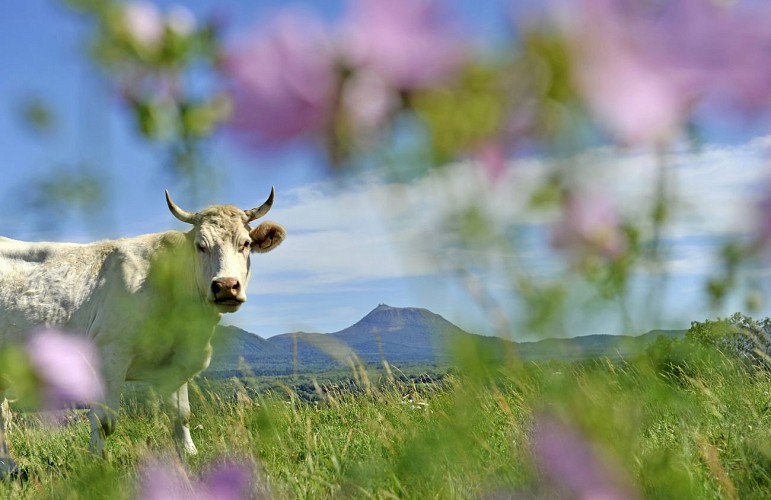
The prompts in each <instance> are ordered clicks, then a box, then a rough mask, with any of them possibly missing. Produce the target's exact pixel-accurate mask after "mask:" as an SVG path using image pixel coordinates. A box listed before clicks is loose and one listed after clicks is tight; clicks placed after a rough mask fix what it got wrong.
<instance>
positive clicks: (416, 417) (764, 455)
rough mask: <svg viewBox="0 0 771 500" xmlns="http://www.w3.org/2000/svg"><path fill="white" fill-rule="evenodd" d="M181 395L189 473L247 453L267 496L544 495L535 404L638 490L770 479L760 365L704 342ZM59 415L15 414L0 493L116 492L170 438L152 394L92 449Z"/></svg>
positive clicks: (81, 418)
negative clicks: (12, 459)
mask: <svg viewBox="0 0 771 500" xmlns="http://www.w3.org/2000/svg"><path fill="white" fill-rule="evenodd" d="M472 368H474V369H472ZM357 378H358V379H359V380H360V381H361V380H362V379H361V377H360V376H359V377H357ZM191 398H192V404H193V410H194V413H195V415H194V418H193V421H192V422H191V427H192V428H193V437H194V439H195V440H196V442H197V444H198V449H199V455H198V456H196V457H193V458H191V459H190V460H189V461H188V463H187V464H186V468H187V469H188V470H189V473H190V475H191V476H192V477H197V476H200V475H202V474H204V471H206V470H207V468H208V467H209V466H210V465H211V464H212V463H214V462H216V461H217V460H220V459H222V458H223V457H239V458H241V459H247V460H249V461H251V462H252V463H253V464H255V467H256V469H255V470H256V472H255V475H256V483H255V488H257V487H258V486H257V483H259V485H263V486H264V485H267V487H269V488H270V492H271V495H273V496H276V497H286V498H332V497H334V498H339V497H352V498H395V497H398V498H475V497H480V496H485V495H493V494H503V495H525V496H531V495H544V496H547V497H548V496H551V494H552V493H553V492H554V491H557V490H555V489H554V488H556V487H557V486H556V485H554V484H552V483H550V480H549V479H548V477H549V476H548V474H544V473H543V472H544V471H541V470H539V468H538V467H537V466H535V465H534V463H533V460H532V457H531V451H530V450H531V444H532V442H531V441H532V435H533V427H534V425H535V424H537V423H538V421H539V419H541V418H544V415H549V416H550V418H556V419H558V420H562V421H564V422H568V423H569V425H570V426H571V427H572V428H574V429H576V430H577V431H578V432H579V433H580V434H581V435H583V436H584V437H585V439H586V441H587V443H591V444H590V445H588V446H590V447H591V448H592V449H594V450H597V451H598V453H599V454H600V456H602V457H603V459H604V460H605V461H606V462H607V463H610V464H613V467H614V468H615V469H614V470H616V469H617V470H618V474H619V475H620V476H626V477H627V478H629V481H630V482H631V483H632V484H633V485H634V488H636V489H637V490H638V491H639V492H640V494H641V496H643V497H648V498H678V499H682V498H732V497H733V498H759V499H760V498H767V496H768V492H769V491H771V378H769V375H768V373H766V372H754V371H751V370H746V369H744V368H741V367H738V366H736V365H735V364H733V363H730V362H728V361H727V360H726V359H725V358H723V357H721V356H719V355H710V356H708V357H707V358H694V359H690V360H686V361H683V360H680V361H679V362H678V363H672V362H671V360H665V361H662V360H661V359H652V358H643V359H641V360H640V361H638V362H635V363H633V364H622V363H612V362H610V361H602V360H598V361H595V362H584V363H573V364H569V363H540V364H527V365H524V366H523V365H518V364H516V363H509V364H508V365H499V366H492V367H491V366H489V365H485V366H477V367H473V366H467V367H463V368H461V370H460V372H459V373H457V374H453V375H449V376H447V377H445V378H444V379H443V380H441V381H439V382H436V383H430V384H414V383H408V382H407V383H405V382H398V381H397V382H393V383H388V382H387V381H386V382H384V383H380V384H377V383H373V384H368V383H367V382H366V380H364V381H363V382H362V384H361V386H360V390H359V391H356V392H352V391H349V390H345V389H340V390H337V391H332V392H330V393H329V394H328V395H326V396H323V397H321V398H320V400H318V401H307V400H306V399H301V398H300V397H298V396H297V393H296V392H294V391H293V390H291V389H290V388H289V387H287V388H286V390H279V391H275V390H269V391H260V392H255V391H250V390H249V388H248V387H247V388H244V386H243V384H241V383H235V382H226V383H216V384H211V383H209V382H206V381H202V382H201V383H200V384H199V385H197V386H195V387H194V389H193V390H192V391H191ZM72 420H73V421H72V423H71V424H70V425H67V426H65V427H63V428H61V429H58V430H51V429H50V428H49V427H47V426H45V425H42V424H41V423H40V421H39V419H38V418H37V417H36V416H34V415H27V414H21V415H17V418H16V420H15V422H14V423H15V425H14V427H13V429H12V430H11V432H10V439H11V443H12V448H13V452H14V454H15V456H16V458H17V459H18V462H19V463H20V465H21V466H22V467H23V469H24V470H25V471H26V472H27V474H28V476H29V479H28V480H27V481H23V482H22V481H17V482H6V483H4V484H0V497H6V496H7V497H12V498H34V499H36V500H39V499H41V498H131V497H133V496H134V495H135V494H136V483H137V475H138V473H139V472H138V471H139V470H140V468H141V464H143V463H144V462H145V461H146V460H147V459H148V458H149V457H152V456H157V455H159V454H160V455H164V454H168V453H171V452H172V450H173V445H172V442H171V439H170V432H169V430H168V428H169V421H168V419H167V418H166V417H165V416H164V414H163V412H162V411H161V409H160V407H159V405H158V403H157V400H156V399H155V398H153V397H152V396H151V397H149V398H146V397H141V398H140V397H139V396H138V394H137V393H130V394H128V395H127V396H126V397H125V398H124V405H123V407H122V415H121V420H120V423H119V427H118V430H117V431H116V433H115V434H114V435H113V436H112V437H111V438H110V440H109V442H108V446H107V455H108V456H107V460H106V461H105V460H99V459H95V458H93V457H91V456H90V455H89V454H88V452H87V450H86V448H87V444H88V422H87V420H86V418H85V415H83V414H82V413H81V414H77V415H75V416H74V417H73V418H72ZM164 456H165V455H164Z"/></svg>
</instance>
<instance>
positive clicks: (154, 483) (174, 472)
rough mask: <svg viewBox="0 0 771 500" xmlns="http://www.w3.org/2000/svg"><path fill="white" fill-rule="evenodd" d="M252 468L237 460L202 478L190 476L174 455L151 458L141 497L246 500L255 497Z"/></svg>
mask: <svg viewBox="0 0 771 500" xmlns="http://www.w3.org/2000/svg"><path fill="white" fill-rule="evenodd" d="M251 481H252V471H251V468H250V467H248V466H246V465H244V464H240V463H237V462H233V461H228V462H222V463H220V464H218V465H217V466H215V467H213V468H212V469H211V470H210V471H209V472H208V473H207V474H205V475H204V477H203V478H202V479H201V480H196V479H195V478H190V477H189V476H188V474H187V473H186V472H185V469H184V467H183V466H182V465H181V464H180V463H179V461H178V460H176V459H174V458H169V459H165V460H161V459H160V458H153V459H151V460H148V461H147V462H146V463H145V465H144V467H143V468H142V472H141V473H140V484H139V489H138V494H137V498H139V499H141V500H243V499H248V498H254V496H255V495H254V494H253V492H252V489H251Z"/></svg>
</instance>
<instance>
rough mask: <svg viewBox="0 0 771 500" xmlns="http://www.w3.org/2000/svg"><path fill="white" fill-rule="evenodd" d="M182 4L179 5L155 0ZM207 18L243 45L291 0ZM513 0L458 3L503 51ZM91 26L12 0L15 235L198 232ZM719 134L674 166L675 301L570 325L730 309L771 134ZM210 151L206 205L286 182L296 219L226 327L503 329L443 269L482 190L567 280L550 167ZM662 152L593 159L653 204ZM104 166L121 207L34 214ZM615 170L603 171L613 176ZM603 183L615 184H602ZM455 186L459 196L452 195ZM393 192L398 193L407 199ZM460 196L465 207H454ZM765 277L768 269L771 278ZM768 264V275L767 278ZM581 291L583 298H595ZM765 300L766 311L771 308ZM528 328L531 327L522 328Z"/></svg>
mask: <svg viewBox="0 0 771 500" xmlns="http://www.w3.org/2000/svg"><path fill="white" fill-rule="evenodd" d="M158 3H159V4H160V5H162V6H163V5H169V4H171V2H158ZM307 3H308V4H312V8H313V9H314V10H315V11H316V12H318V13H320V14H322V15H324V16H326V17H328V18H330V19H332V18H334V17H335V16H336V15H337V14H339V12H340V11H341V9H342V7H343V5H344V3H343V2H339V1H316V2H307ZM184 4H185V5H186V6H188V7H190V8H191V9H192V10H193V11H194V12H196V13H199V14H206V13H208V12H212V11H214V10H215V9H217V10H219V11H221V12H224V13H226V14H227V16H226V19H228V21H229V23H230V25H229V28H228V33H229V37H231V38H232V39H236V38H237V37H238V36H239V35H242V34H243V33H245V32H246V31H247V30H248V29H249V28H250V27H251V26H253V25H255V24H257V23H260V22H264V21H265V20H267V19H269V18H270V16H271V15H272V14H273V13H275V12H276V11H277V10H278V9H279V8H281V7H282V6H284V5H286V2H279V1H275V0H272V1H260V2H253V1H214V0H209V1H204V0H199V1H192V2H184ZM506 4H507V2H503V1H490V2H476V1H471V0H469V1H456V2H453V3H452V8H453V9H454V10H455V12H456V13H457V14H458V15H457V16H456V17H457V18H458V19H460V20H462V21H461V22H462V23H463V24H462V26H461V29H463V30H467V31H468V32H470V33H474V34H476V35H479V36H482V34H484V35H483V36H482V38H483V40H485V43H495V40H496V39H497V38H498V37H500V36H501V35H502V34H503V33H504V32H505V29H506V20H505V13H506V11H507V10H506V8H505V7H504V6H505V5H506ZM86 35H87V30H86V25H85V24H84V21H83V20H82V19H81V18H79V17H78V16H77V15H76V14H74V13H72V12H70V11H68V10H66V9H64V8H63V7H61V5H60V4H59V3H58V2H55V1H54V0H30V1H27V2H13V5H12V4H11V2H3V3H1V4H0V67H2V68H4V69H3V71H2V74H1V76H0V148H2V151H3V161H2V164H0V173H1V174H2V179H3V182H2V183H0V234H3V235H4V236H9V237H12V238H18V239H25V240H43V239H45V240H73V241H91V240H95V239H104V238H113V237H119V236H131V235H137V234H143V233H147V232H156V231H163V230H167V229H183V228H182V226H181V224H180V223H178V222H177V221H176V220H174V219H173V217H172V216H171V215H170V214H169V213H168V210H167V208H166V205H165V202H164V199H163V190H164V188H169V189H170V191H171V192H172V194H173V196H174V198H175V200H176V201H177V202H178V203H180V204H181V205H182V206H184V207H185V208H187V209H189V210H196V209H198V208H200V207H199V206H192V205H191V203H193V202H192V200H191V198H190V196H189V195H188V194H187V186H186V185H185V182H184V181H180V180H179V179H178V178H176V177H175V176H174V175H172V174H171V173H170V172H169V171H168V169H167V168H166V167H165V165H164V151H163V148H161V147H158V146H152V145H148V144H147V143H146V142H145V141H143V140H141V139H139V138H138V137H137V135H136V133H135V132H134V131H133V129H132V124H131V120H130V119H129V117H128V115H127V113H126V109H125V108H124V107H123V106H122V105H121V104H120V102H119V101H118V100H117V99H116V98H115V97H114V96H113V95H112V94H111V93H110V91H109V90H108V88H107V85H106V84H105V82H103V81H101V80H100V79H99V77H98V73H97V72H96V70H95V69H94V68H93V67H92V66H91V64H90V63H89V61H88V59H87V58H86V56H85V45H86V42H87V37H86ZM36 96H39V97H42V98H43V99H45V101H46V102H47V103H49V104H50V105H51V107H52V109H53V111H54V113H55V117H56V123H55V128H54V130H53V131H52V132H50V133H49V134H46V135H43V136H41V135H39V134H37V133H34V132H32V131H30V130H29V129H27V128H25V127H24V124H23V122H22V121H21V120H20V119H19V109H20V106H21V103H22V102H24V101H25V100H27V99H29V98H31V97H36ZM709 132H710V134H711V135H710V136H709V137H708V139H709V141H708V144H707V145H706V146H705V147H704V148H703V150H702V151H701V152H699V153H694V152H692V151H689V150H678V151H675V152H673V153H672V155H671V157H670V162H671V164H672V165H673V166H674V168H673V172H674V176H675V180H676V186H677V187H678V188H679V189H680V191H681V193H682V195H683V196H682V198H681V200H680V202H679V203H678V205H677V206H676V207H675V209H674V215H673V224H672V226H671V227H670V229H669V230H668V231H669V232H668V233H667V234H666V236H667V240H666V251H667V253H666V255H667V258H666V261H665V262H666V266H667V270H668V271H669V273H668V279H667V283H668V285H667V287H666V289H665V290H666V291H665V292H663V293H661V294H659V299H660V301H661V303H662V305H661V309H660V310H657V311H656V312H655V314H652V313H651V311H650V310H649V309H647V308H646V307H636V306H633V307H632V316H633V319H634V321H633V323H632V325H631V327H630V326H626V325H624V324H623V323H622V322H621V321H620V319H619V315H618V313H617V311H616V310H614V309H612V308H611V309H607V308H598V309H597V310H596V311H591V312H589V313H586V314H576V315H574V316H571V317H570V318H569V320H570V322H571V326H570V328H569V331H568V332H567V333H569V334H589V333H623V332H626V331H627V330H628V329H630V328H631V329H632V330H633V331H634V332H642V331H645V330H647V329H650V328H658V327H687V326H688V324H689V323H690V321H692V320H702V319H704V318H706V317H712V316H714V315H716V314H720V313H722V314H725V313H730V312H733V311H734V310H737V309H739V308H740V307H741V304H740V303H738V302H734V303H731V304H730V305H729V306H728V307H727V309H726V310H725V311H712V310H710V309H709V308H708V307H706V306H705V305H704V303H705V300H704V297H703V295H702V293H701V290H702V288H703V283H704V280H705V279H706V277H707V276H708V275H709V274H710V273H711V272H712V271H713V270H714V269H715V261H714V259H713V257H712V255H713V252H714V250H715V248H716V245H717V243H719V242H720V241H723V239H724V238H725V237H726V236H728V235H732V234H736V233H742V232H747V231H749V230H750V229H751V222H752V221H751V220H750V219H749V218H748V216H747V212H746V211H744V210H743V209H742V206H744V205H745V204H746V203H747V202H748V201H750V202H751V201H752V199H753V196H756V195H758V194H759V193H758V191H759V186H763V185H765V183H766V182H767V180H766V175H767V168H766V161H765V158H766V157H767V152H768V151H767V149H768V146H767V141H765V140H763V139H758V138H755V137H754V135H757V133H749V134H748V133H747V132H746V131H745V132H743V133H742V134H738V133H736V131H735V129H733V128H731V127H730V126H726V125H725V124H722V125H715V126H714V129H712V130H710V131H709ZM211 158H212V159H213V161H214V162H215V164H217V165H218V166H219V169H218V175H217V177H216V179H212V182H211V189H210V190H208V191H207V192H205V193H203V194H202V195H201V197H202V198H203V199H201V200H200V203H201V204H207V203H233V204H236V205H239V206H242V207H244V208H248V207H251V206H254V205H257V204H259V203H261V202H262V200H264V199H265V197H266V195H267V194H268V192H269V190H270V186H271V185H275V186H276V188H277V198H276V203H275V208H274V210H273V211H272V212H271V214H270V216H269V218H270V219H272V220H276V221H278V222H280V223H282V224H284V225H285V226H286V227H287V229H288V231H289V237H288V239H287V241H286V242H285V244H284V245H283V246H282V247H280V248H279V249H278V250H277V251H275V252H273V253H270V254H267V255H264V256H260V255H258V256H256V258H255V262H254V264H255V265H254V275H253V278H252V283H251V285H250V290H249V295H250V300H249V303H248V305H247V306H246V307H244V308H243V309H242V310H241V311H240V312H239V313H237V314H235V315H230V316H228V317H227V321H226V322H228V323H231V324H235V325H238V326H241V327H243V328H245V329H247V330H250V331H252V332H255V333H258V334H260V335H262V336H271V335H275V334H279V333H285V332H289V331H296V330H305V331H320V332H331V331H336V330H339V329H342V328H344V327H346V326H348V325H350V324H352V323H353V322H355V321H357V320H358V319H359V318H360V317H362V316H363V315H364V314H366V313H367V312H368V311H369V310H371V309H372V308H374V307H375V306H377V304H378V303H387V304H390V305H394V306H418V307H426V308H429V309H431V310H433V311H434V312H436V313H439V314H441V315H443V316H445V317H446V318H448V319H450V320H451V321H453V322H456V323H457V324H458V325H459V326H461V327H463V328H465V329H467V330H469V331H475V332H479V333H491V332H492V331H493V328H492V326H491V324H490V321H489V319H488V317H487V315H486V314H484V313H483V311H482V310H481V309H480V308H479V307H478V306H476V305H475V304H474V301H473V300H472V298H471V297H470V296H469V293H468V287H467V286H466V285H464V284H463V283H462V282H461V281H460V280H459V279H458V278H457V276H456V275H455V274H454V273H452V272H451V271H449V270H448V268H447V266H445V265H442V264H441V263H442V262H446V261H447V260H452V259H463V260H464V262H465V261H466V260H468V261H469V262H473V261H475V259H477V258H479V256H475V255H456V254H452V252H453V250H452V248H451V247H447V248H440V249H439V250H437V248H436V247H435V246H432V245H428V243H436V242H437V241H440V240H441V238H443V237H444V235H443V233H442V231H441V230H440V228H441V227H442V225H443V224H445V223H446V222H447V210H448V209H451V208H452V203H464V200H467V199H473V198H475V197H478V198H480V199H483V209H485V210H487V211H488V212H489V213H490V214H492V216H493V218H494V219H499V222H500V225H501V227H503V226H509V225H511V224H512V223H514V227H516V228H517V230H518V231H520V232H521V234H522V235H524V236H523V238H522V245H521V248H520V251H519V254H518V255H517V256H516V259H518V260H519V261H520V262H521V263H522V264H523V267H524V268H525V269H527V270H528V272H529V273H531V274H532V276H533V277H535V278H539V277H540V276H542V277H543V279H544V280H548V279H553V278H554V276H555V273H557V272H559V261H558V260H557V259H556V258H555V257H554V255H552V254H550V253H549V252H548V243H547V233H546V231H545V230H544V224H546V223H549V222H551V219H550V218H549V215H548V214H546V215H543V214H540V215H534V214H532V213H529V212H528V211H527V210H525V208H524V206H523V205H524V204H523V202H522V200H524V199H526V195H527V192H528V189H529V188H531V187H532V186H534V185H535V184H536V183H537V182H538V180H539V179H540V178H541V177H539V176H541V175H542V172H543V169H542V168H539V160H538V159H530V160H527V161H520V162H515V163H512V165H511V168H510V170H509V172H507V173H506V174H505V175H504V176H503V177H502V178H500V179H497V180H496V181H495V182H494V183H492V181H491V180H490V179H489V178H487V177H485V176H484V175H480V173H479V169H476V168H474V167H473V166H469V165H463V164H458V165H455V166H452V167H450V168H448V169H445V170H443V171H441V172H436V173H434V174H432V175H430V176H429V177H427V178H425V179H417V180H415V181H414V182H412V183H411V184H408V185H404V186H394V185H390V184H388V183H386V182H385V181H383V180H382V179H379V178H377V177H375V176H372V175H368V176H364V177H360V178H355V179H348V180H347V181H346V183H345V186H341V185H340V184H337V183H335V182H334V179H331V178H330V176H329V172H328V171H327V170H326V169H325V168H324V166H323V161H322V160H321V159H320V158H319V157H318V155H317V153H314V152H313V151H310V150H307V149H301V148H289V149H285V150H282V151H277V152H273V153H270V154H267V153H266V154H262V155H259V156H258V155H255V154H254V153H252V152H245V151H243V150H242V149H240V148H239V147H237V145H235V144H234V143H233V142H231V141H229V140H228V138H227V137H223V136H219V135H218V136H216V137H215V138H214V139H213V141H212V144H211ZM653 162H654V159H653V155H651V154H648V153H645V152H639V151H638V152H629V151H627V152H619V151H612V150H607V149H598V150H596V151H591V152H588V153H587V155H586V158H584V161H583V164H585V168H586V169H587V172H589V173H590V175H589V176H588V178H591V179H593V180H597V182H599V183H600V184H599V185H601V186H606V189H608V190H610V191H612V192H614V194H615V195H616V196H617V198H618V199H619V200H621V201H622V208H623V209H624V210H625V211H626V213H627V214H635V213H637V211H641V210H643V207H644V205H645V203H646V202H649V200H650V193H648V192H646V191H645V189H643V188H642V186H646V185H649V183H646V182H645V181H646V180H647V179H650V176H651V175H652V174H653V172H654V171H655V168H654V165H653ZM83 164H86V165H91V166H94V167H95V168H97V169H98V172H99V173H100V175H102V176H103V177H104V179H105V185H106V187H107V195H108V196H107V200H108V202H107V203H105V205H104V207H103V208H102V209H100V212H99V213H98V214H96V215H94V216H88V217H85V216H83V214H80V213H78V212H76V211H73V212H67V213H61V214H56V215H57V217H56V218H55V219H53V218H52V217H50V214H48V216H47V218H44V217H43V215H41V212H39V211H37V210H36V209H35V207H32V206H30V196H31V195H30V193H31V187H30V186H31V185H32V184H33V183H34V182H36V181H39V180H40V179H45V178H46V177H47V176H49V175H51V173H53V172H56V171H57V170H61V169H65V170H66V169H70V170H77V168H79V167H78V166H79V165H83ZM600 179H605V180H600ZM603 183H604V184H603ZM448 194H451V195H452V196H448ZM394 200H399V203H398V204H397V205H398V206H397V207H396V208H394V205H395V204H394V203H393V202H394ZM450 200H451V201H450ZM486 258H487V259H489V260H488V264H489V265H487V266H486V267H485V268H484V269H483V270H480V274H479V277H480V279H481V280H482V281H483V282H484V283H486V284H487V285H488V287H489V289H490V291H491V293H493V295H494V296H495V297H496V299H497V300H498V301H499V302H500V304H501V305H502V307H503V309H504V311H505V312H506V314H507V315H508V316H509V320H510V321H511V323H512V324H513V325H516V324H517V321H518V313H519V312H521V311H519V310H518V306H517V304H516V303H515V301H513V300H512V299H511V294H510V286H509V284H508V282H507V280H506V279H505V278H504V276H506V275H507V273H508V269H509V267H510V265H511V262H510V260H512V259H513V258H514V256H511V255H500V256H494V258H492V259H490V257H489V255H488V257H486ZM755 272H757V273H758V276H759V277H760V279H761V280H762V278H763V277H767V274H768V273H767V271H765V270H756V271H755ZM764 273H765V274H764ZM660 276H661V273H659V272H658V271H655V270H650V272H642V273H640V274H639V275H637V276H636V278H635V280H634V282H633V290H634V291H633V292H632V294H631V298H632V299H633V301H634V302H637V303H645V302H646V300H647V297H648V296H647V295H646V294H647V290H648V286H649V285H650V284H651V283H659V279H660ZM576 295H577V296H578V299H577V302H576V304H577V307H578V310H581V311H584V312H587V310H586V309H581V307H580V296H581V291H580V290H578V291H577V292H576ZM768 314H769V311H768V308H765V309H763V310H761V313H760V314H757V315H768ZM518 338H519V337H518Z"/></svg>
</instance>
